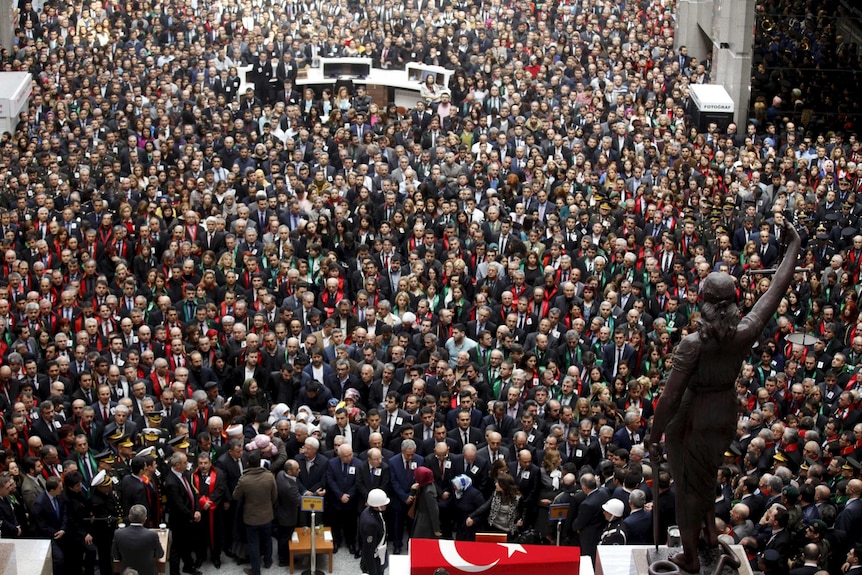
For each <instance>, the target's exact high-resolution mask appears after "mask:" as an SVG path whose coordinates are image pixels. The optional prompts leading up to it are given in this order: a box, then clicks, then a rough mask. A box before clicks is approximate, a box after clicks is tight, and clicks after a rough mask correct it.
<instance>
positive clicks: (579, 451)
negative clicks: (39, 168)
mask: <svg viewBox="0 0 862 575" xmlns="http://www.w3.org/2000/svg"><path fill="white" fill-rule="evenodd" d="M583 456H584V451H583V450H582V449H576V450H575V457H583Z"/></svg>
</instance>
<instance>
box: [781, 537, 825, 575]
mask: <svg viewBox="0 0 862 575" xmlns="http://www.w3.org/2000/svg"><path fill="white" fill-rule="evenodd" d="M802 560H803V561H804V563H803V564H802V565H801V566H799V567H796V568H795V569H791V570H790V574H789V575H814V574H815V573H817V572H818V571H820V567H819V566H818V564H817V563H818V561H820V548H819V547H818V546H817V545H816V544H815V543H809V544H808V545H806V546H805V547H803V548H802Z"/></svg>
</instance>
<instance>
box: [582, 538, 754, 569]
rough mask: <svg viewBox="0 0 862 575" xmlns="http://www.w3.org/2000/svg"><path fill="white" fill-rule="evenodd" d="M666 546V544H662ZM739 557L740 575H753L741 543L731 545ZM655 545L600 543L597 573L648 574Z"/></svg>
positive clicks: (597, 556) (597, 555) (597, 553)
mask: <svg viewBox="0 0 862 575" xmlns="http://www.w3.org/2000/svg"><path fill="white" fill-rule="evenodd" d="M661 548H664V546H661ZM730 548H731V550H733V552H734V553H735V554H736V556H737V557H738V558H739V560H740V563H742V565H740V567H739V570H738V573H739V575H751V566H750V565H749V564H748V559H747V558H746V556H745V550H744V549H743V548H742V546H741V545H731V546H730ZM654 549H655V546H654V545H599V547H598V549H597V551H596V569H595V574H596V575H647V573H648V567H649V564H650V560H649V558H648V557H649V555H648V554H649V553H651V552H652V551H653V550H654Z"/></svg>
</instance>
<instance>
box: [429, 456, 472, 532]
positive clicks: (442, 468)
mask: <svg viewBox="0 0 862 575" xmlns="http://www.w3.org/2000/svg"><path fill="white" fill-rule="evenodd" d="M468 445H469V444H468ZM474 447H475V446H474ZM432 453H433V455H430V456H428V457H426V458H425V466H426V467H428V469H430V470H431V473H432V474H433V475H434V485H435V487H436V488H437V506H438V507H439V508H440V527H441V531H442V532H443V537H444V538H450V537H451V536H452V523H453V520H454V509H453V507H454V503H455V496H454V491H453V489H452V478H454V477H455V476H456V475H458V474H459V470H461V469H463V468H464V463H463V458H462V457H461V456H460V455H451V454H450V453H449V445H448V444H446V442H444V441H441V442H440V443H438V444H437V445H435V446H434V451H433V452H432Z"/></svg>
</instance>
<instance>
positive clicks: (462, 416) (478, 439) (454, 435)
mask: <svg viewBox="0 0 862 575" xmlns="http://www.w3.org/2000/svg"><path fill="white" fill-rule="evenodd" d="M470 415H471V414H470V411H469V410H463V411H461V412H460V413H458V417H457V419H456V423H457V427H456V428H455V429H453V430H452V431H450V432H449V433H448V437H449V438H450V439H454V440H455V441H456V442H458V446H457V447H456V450H455V453H459V454H460V453H461V452H462V451H463V450H464V446H465V445H467V444H468V443H472V444H473V445H479V444H481V443H482V442H483V441H484V439H485V438H484V435H483V434H482V431H481V430H480V429H479V428H478V427H471V426H470Z"/></svg>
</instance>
